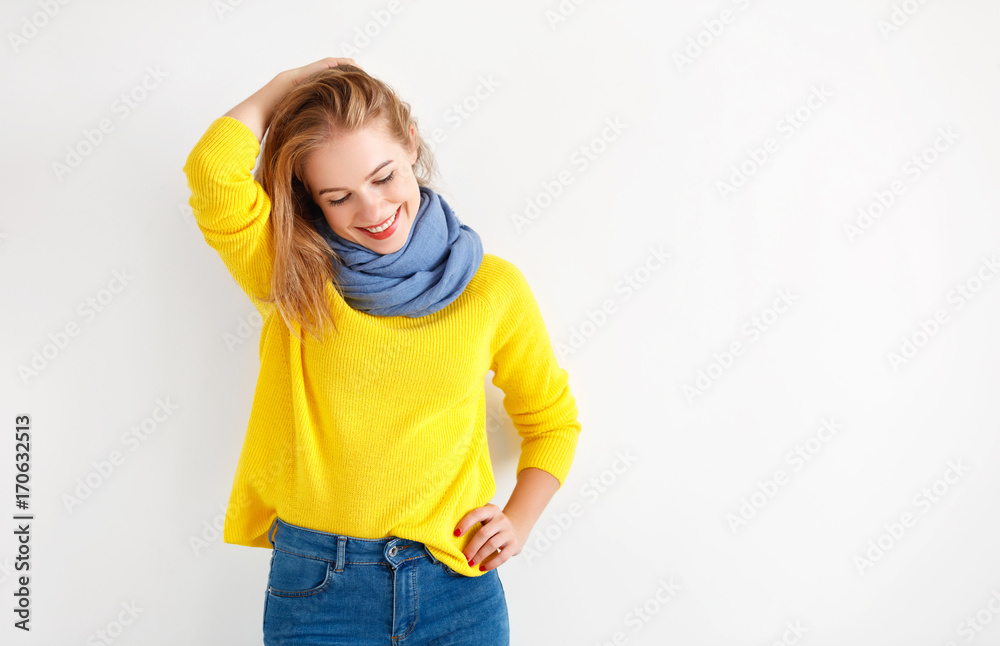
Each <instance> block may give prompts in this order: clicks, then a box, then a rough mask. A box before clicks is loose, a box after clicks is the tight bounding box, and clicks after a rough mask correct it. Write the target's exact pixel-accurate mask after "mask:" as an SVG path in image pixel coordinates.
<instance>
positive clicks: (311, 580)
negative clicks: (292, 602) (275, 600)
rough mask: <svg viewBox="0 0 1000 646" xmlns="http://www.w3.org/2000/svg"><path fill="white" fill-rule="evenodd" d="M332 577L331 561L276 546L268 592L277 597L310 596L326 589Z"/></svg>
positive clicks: (268, 578) (269, 576) (272, 557)
mask: <svg viewBox="0 0 1000 646" xmlns="http://www.w3.org/2000/svg"><path fill="white" fill-rule="evenodd" d="M332 577H333V564H332V563H330V561H326V560H323V559H318V558H313V557H311V556H303V555H301V554H296V553H294V552H286V551H285V550H281V549H278V548H274V554H273V555H272V556H271V572H270V574H269V575H268V577H267V592H268V594H272V595H274V596H276V597H308V596H311V595H314V594H317V593H320V592H322V591H323V590H326V588H327V586H329V585H330V580H331V578H332Z"/></svg>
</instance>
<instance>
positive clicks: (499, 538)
mask: <svg viewBox="0 0 1000 646" xmlns="http://www.w3.org/2000/svg"><path fill="white" fill-rule="evenodd" d="M484 529H485V528H484ZM484 529H480V530H479V531H478V532H476V538H477V539H478V538H479V537H480V536H479V535H480V534H482V533H483V531H484ZM508 542H509V541H507V540H504V537H503V535H502V534H494V535H493V536H490V537H489V538H488V539H486V540H485V541H484V542H483V545H482V547H480V548H479V549H477V550H476V551H475V552H473V554H475V556H474V557H473V558H472V559H470V560H471V561H472V567H475V566H476V565H479V564H480V563H481V562H482V561H485V560H487V559H489V558H490V557H491V556H495V555H496V554H497V553H501V554H502V553H503V551H502V549H501V548H502V547H503V546H504V545H505V544H507V543H508ZM470 545H471V543H470Z"/></svg>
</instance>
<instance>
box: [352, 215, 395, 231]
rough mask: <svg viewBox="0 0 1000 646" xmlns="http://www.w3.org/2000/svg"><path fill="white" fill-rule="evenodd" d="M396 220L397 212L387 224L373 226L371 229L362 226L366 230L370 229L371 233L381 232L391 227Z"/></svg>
mask: <svg viewBox="0 0 1000 646" xmlns="http://www.w3.org/2000/svg"><path fill="white" fill-rule="evenodd" d="M397 211H398V209H397ZM395 221H396V214H395V213H393V214H392V217H391V218H389V221H388V222H386V223H385V224H383V225H382V226H380V227H372V228H371V229H369V228H368V227H361V228H362V229H364V230H365V231H369V232H371V233H379V232H381V231H385V230H386V229H388V228H389V227H391V226H392V223H393V222H395Z"/></svg>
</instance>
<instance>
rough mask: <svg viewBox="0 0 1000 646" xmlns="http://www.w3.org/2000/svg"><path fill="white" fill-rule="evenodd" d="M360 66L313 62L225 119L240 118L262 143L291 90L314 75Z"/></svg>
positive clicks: (289, 73)
mask: <svg viewBox="0 0 1000 646" xmlns="http://www.w3.org/2000/svg"><path fill="white" fill-rule="evenodd" d="M344 64H350V65H357V63H355V62H354V59H353V58H333V57H329V58H324V59H322V60H318V61H316V62H315V63H309V64H308V65H303V66H302V67H296V68H295V69H290V70H285V71H284V72H280V73H279V74H278V75H277V76H275V77H274V78H273V79H271V80H270V81H268V83H267V85H265V86H264V87H262V88H260V89H259V90H257V91H256V92H254V93H253V94H251V95H250V96H249V97H247V98H246V99H244V100H243V101H242V102H240V103H239V105H237V106H236V107H234V108H233V109H232V110H230V111H229V112H227V113H226V114H224V115H223V116H225V117H233V118H234V119H239V120H240V121H242V122H243V123H245V124H246V125H247V127H248V128H250V130H251V131H252V132H253V133H254V135H256V136H257V141H258V142H260V141H261V140H262V139H263V138H264V133H265V132H266V131H267V126H268V124H270V123H271V116H272V114H273V113H274V106H276V105H277V104H278V101H280V100H281V98H282V97H284V96H285V95H286V94H288V91H289V90H291V89H292V88H293V87H295V86H296V85H298V84H299V82H300V81H301V80H302V79H304V78H306V77H307V76H309V75H310V74H312V73H314V72H318V71H319V70H323V69H328V68H330V67H336V66H337V65H344Z"/></svg>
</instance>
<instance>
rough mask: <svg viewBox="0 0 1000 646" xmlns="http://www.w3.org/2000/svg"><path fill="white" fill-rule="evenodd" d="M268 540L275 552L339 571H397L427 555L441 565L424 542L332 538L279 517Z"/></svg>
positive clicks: (344, 537) (395, 538)
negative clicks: (349, 567)
mask: <svg viewBox="0 0 1000 646" xmlns="http://www.w3.org/2000/svg"><path fill="white" fill-rule="evenodd" d="M267 539H268V540H269V541H270V542H271V546H272V547H274V548H275V549H279V550H282V551H285V552H291V553H293V554H299V555H300V556H307V557H310V558H314V559H320V560H323V561H329V562H331V563H334V564H335V568H334V569H335V570H337V571H340V570H342V569H343V567H344V565H345V564H348V563H359V564H360V563H388V564H389V565H390V566H392V567H396V566H397V565H399V564H400V563H402V562H403V561H408V560H410V559H413V558H418V557H421V556H424V555H427V556H429V557H430V559H431V561H432V562H434V563H437V562H438V559H436V558H434V555H433V554H431V551H430V550H428V549H427V546H426V545H424V544H423V543H421V542H420V541H415V540H410V539H406V538H400V537H398V536H387V537H385V538H358V537H355V536H347V535H345V534H331V533H329V532H321V531H318V530H315V529H308V528H306V527H300V526H298V525H293V524H292V523H289V522H286V521H283V520H281V519H280V518H277V517H275V519H274V522H273V523H272V524H271V528H270V529H269V530H268V532H267Z"/></svg>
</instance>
